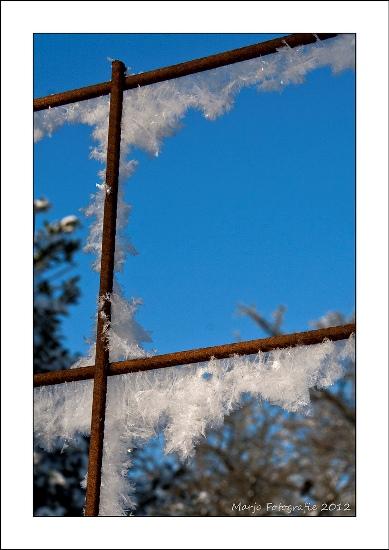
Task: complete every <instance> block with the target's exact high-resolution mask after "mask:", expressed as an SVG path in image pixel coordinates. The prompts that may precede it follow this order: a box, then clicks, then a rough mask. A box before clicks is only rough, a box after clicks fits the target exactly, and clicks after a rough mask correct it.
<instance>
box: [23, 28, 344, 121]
mask: <svg viewBox="0 0 389 550" xmlns="http://www.w3.org/2000/svg"><path fill="white" fill-rule="evenodd" d="M335 36H337V33H319V34H313V33H297V34H290V35H286V36H282V37H281V38H274V39H273V40H268V41H266V42H260V43H258V44H253V45H252V46H245V47H243V48H238V49H236V50H230V51H227V52H222V53H218V54H215V55H210V56H208V57H201V58H199V59H194V60H193V61H187V62H185V63H178V64H177V65H170V66H168V67H164V68H162V69H155V70H153V71H147V72H144V73H140V74H136V75H130V76H127V77H126V78H125V81H124V89H125V90H131V89H133V88H138V87H139V86H148V85H149V84H156V83H157V82H163V81H165V80H172V79H174V78H180V77H182V76H187V75H190V74H195V73H199V72H203V71H209V70H210V69H217V68H218V67H223V66H225V65H231V64H233V63H238V62H240V61H247V60H249V59H254V58H255V57H260V56H265V55H269V54H272V53H275V52H276V51H277V49H279V48H282V47H283V46H285V45H288V46H290V47H291V48H296V47H297V46H305V45H307V44H312V43H313V42H316V40H317V38H319V39H320V40H327V39H328V38H334V37H335ZM110 90H111V84H110V82H101V83H100V84H94V85H92V86H86V87H85V88H78V89H76V90H69V91H67V92H62V93H59V94H52V95H49V96H45V97H40V98H37V99H34V111H42V110H44V109H49V108H50V107H59V106H60V105H67V104H69V103H75V102H76V101H84V100H85V99H93V98H95V97H100V96H103V95H108V94H109V93H110Z"/></svg>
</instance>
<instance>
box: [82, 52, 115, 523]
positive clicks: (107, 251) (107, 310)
mask: <svg viewBox="0 0 389 550" xmlns="http://www.w3.org/2000/svg"><path fill="white" fill-rule="evenodd" d="M124 74H125V66H124V64H123V63H122V62H121V61H113V62H112V81H111V96H110V108H109V126H108V147H107V169H106V178H105V182H106V193H105V201H104V220H103V238H102V244H101V268H100V290H99V306H98V312H97V315H98V320H97V334H96V359H95V367H94V369H93V370H94V384H93V404H92V420H91V437H90V444H89V462H88V483H87V490H86V504H85V515H86V516H98V514H99V502H100V484H101V465H102V459H103V442H104V423H105V404H106V396H107V372H108V366H109V350H108V333H107V330H106V328H107V326H109V323H110V321H111V301H110V300H109V299H107V298H108V297H109V295H110V294H111V293H112V286H113V272H114V260H115V236H116V213H117V196H118V181H119V162H120V133H121V119H122V107H123V83H124Z"/></svg>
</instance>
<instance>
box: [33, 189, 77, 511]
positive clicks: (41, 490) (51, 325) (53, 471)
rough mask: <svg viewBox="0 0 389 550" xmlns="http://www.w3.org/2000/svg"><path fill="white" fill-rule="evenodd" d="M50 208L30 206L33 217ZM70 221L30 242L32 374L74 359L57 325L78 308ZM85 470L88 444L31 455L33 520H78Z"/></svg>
mask: <svg viewBox="0 0 389 550" xmlns="http://www.w3.org/2000/svg"><path fill="white" fill-rule="evenodd" d="M49 208H50V203H49V202H48V201H47V200H46V199H36V200H35V201H34V214H35V215H38V214H42V213H44V212H46V211H47V210H48V209H49ZM78 225H79V221H78V219H77V218H76V217H75V216H66V217H64V218H62V219H61V220H59V221H51V222H44V223H43V224H42V226H41V227H40V228H39V229H37V231H36V234H35V236H34V372H36V373H37V372H47V371H51V370H59V369H65V368H68V367H69V366H70V365H71V364H72V363H73V362H74V361H75V360H76V357H75V356H74V355H73V354H72V353H70V352H69V351H68V350H67V349H66V347H65V346H64V345H63V342H62V335H61V321H62V318H63V316H65V315H67V314H68V311H69V307H71V306H72V305H75V304H76V303H77V300H78V297H79V294H80V291H79V286H78V277H77V276H72V275H69V272H70V271H71V269H72V268H73V266H74V255H75V253H76V252H77V250H78V249H79V247H80V241H79V240H78V239H77V238H76V237H75V235H74V233H75V230H76V229H77V227H78ZM86 466H87V440H86V439H84V438H80V441H79V446H78V448H71V449H68V450H67V452H66V453H64V452H61V451H56V452H53V453H46V452H44V451H42V450H41V449H39V448H36V449H35V451H34V514H35V515H39V516H42V515H45V516H47V515H50V516H52V515H54V516H62V515H66V516H72V515H81V514H82V507H83V504H84V498H85V494H84V491H83V489H82V488H81V487H80V482H81V480H82V478H83V476H84V475H85V470H86Z"/></svg>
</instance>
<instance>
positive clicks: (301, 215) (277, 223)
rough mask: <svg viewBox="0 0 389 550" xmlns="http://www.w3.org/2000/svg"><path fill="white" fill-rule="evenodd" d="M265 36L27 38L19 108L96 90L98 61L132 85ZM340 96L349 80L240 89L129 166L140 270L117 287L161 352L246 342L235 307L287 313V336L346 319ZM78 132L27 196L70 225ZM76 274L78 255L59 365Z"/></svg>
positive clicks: (74, 343)
mask: <svg viewBox="0 0 389 550" xmlns="http://www.w3.org/2000/svg"><path fill="white" fill-rule="evenodd" d="M276 36H280V35H277V34H266V35H265V34H251V35H250V34H226V35H223V34H215V35H202V34H198V35H157V34H156V35H134V34H131V35H123V34H122V35H109V34H105V35H93V34H91V35H80V34H79V35H72V34H69V35H49V34H46V35H35V38H34V97H39V96H42V95H46V94H49V93H55V92H58V91H63V90H67V89H72V88H75V87H79V86H84V85H88V84H93V83H97V82H100V81H105V80H109V77H110V63H109V61H108V58H118V59H121V60H122V61H124V62H125V64H126V65H127V66H129V67H131V71H133V72H139V71H144V70H149V69H153V68H157V67H161V66H165V65H170V64H173V63H178V62H181V61H185V60H189V59H193V58H196V57H200V56H204V55H209V54H212V53H216V52H219V51H224V50H228V49H232V48H237V47H241V46H244V45H248V44H252V43H255V42H261V41H264V40H268V39H269V38H273V37H276ZM354 86H355V74H354V73H353V72H352V71H345V72H344V73H341V74H340V75H336V76H333V75H332V74H331V72H330V70H329V69H320V70H317V71H314V72H312V73H311V74H310V75H309V76H308V78H307V81H306V82H305V84H303V85H300V86H290V87H288V88H286V89H284V90H283V92H282V93H279V92H272V93H263V92H261V93H258V92H256V91H255V90H254V89H247V90H244V91H242V92H241V93H240V94H239V95H238V97H237V100H236V104H235V107H234V109H233V110H232V111H230V112H229V113H227V114H226V115H224V116H223V117H221V118H219V119H217V120H216V121H213V122H210V121H207V120H205V119H204V118H203V117H202V116H201V115H200V113H198V112H190V113H189V114H188V115H187V116H186V118H185V119H184V121H183V127H182V129H181V130H180V131H179V132H178V133H177V134H176V135H175V136H173V137H170V138H168V139H167V140H165V142H164V146H163V149H162V152H161V154H160V156H159V157H158V158H154V157H149V156H147V155H145V154H144V153H143V152H141V151H135V152H134V155H133V158H136V159H138V160H139V161H140V163H139V167H138V169H137V170H136V172H135V174H134V176H133V177H132V178H131V179H130V181H129V182H128V183H127V185H126V198H127V200H128V201H129V202H130V203H131V204H132V205H133V211H132V215H131V219H130V224H129V227H128V231H129V234H130V236H131V240H132V242H133V243H134V245H135V247H136V248H137V250H138V251H139V255H138V256H135V257H129V258H128V261H127V264H126V269H125V271H124V273H123V275H121V276H120V281H121V283H122V286H123V287H124V289H125V291H126V295H127V297H130V296H139V297H142V298H143V300H144V305H143V306H142V307H141V309H140V311H139V315H138V320H139V321H140V322H141V324H142V325H143V326H144V327H145V328H146V329H148V330H150V331H151V332H152V336H153V340H154V341H153V344H152V346H153V347H155V348H156V349H157V350H158V351H159V352H160V353H164V352H168V351H173V350H180V349H186V348H191V347H199V346H207V345H213V344H219V343H225V342H229V341H233V340H234V339H236V337H237V333H239V334H240V338H242V339H250V338H256V337H258V336H260V335H261V332H260V330H259V329H258V328H257V327H256V326H255V325H254V324H253V323H252V322H251V321H250V320H248V319H246V318H243V317H240V316H238V315H237V314H236V309H237V305H238V304H239V303H245V304H255V305H256V306H257V308H258V310H259V311H261V312H263V313H264V314H266V315H269V314H270V313H271V312H272V311H273V310H274V309H275V308H276V306H277V305H278V304H284V305H286V306H287V308H288V311H287V314H286V322H285V325H284V330H286V331H288V332H289V331H297V330H304V329H306V328H307V326H308V322H309V321H310V320H312V319H315V318H318V317H319V316H321V315H323V314H324V313H325V312H327V311H328V310H339V311H342V312H344V313H346V314H349V313H351V312H352V311H353V309H354V290H355V288H354V261H355V258H354V238H355V235H354V207H355V194H354V183H355V170H354V168H355V166H354V164H355V152H354V137H355V136H354V134H355V119H354V112H355V97H354ZM90 132H91V129H90V128H88V127H85V126H81V125H77V126H66V127H63V128H61V129H60V130H58V131H57V132H56V133H55V134H54V135H53V137H52V138H51V139H44V140H42V141H41V142H39V143H38V144H37V145H36V146H35V158H34V161H35V162H34V180H35V196H42V195H44V196H46V197H47V198H49V200H50V201H51V202H52V203H53V208H52V210H51V211H50V212H49V214H48V215H47V217H48V218H50V219H52V218H58V217H61V216H65V215H69V214H77V215H80V212H79V209H80V208H82V207H85V206H86V205H87V204H88V201H89V196H90V194H91V193H93V192H94V191H95V184H96V182H97V181H98V178H97V175H96V174H97V170H99V169H100V165H98V164H97V163H96V162H94V161H92V160H89V159H88V154H89V148H90V146H91V145H92V142H91V139H90ZM82 223H83V228H82V230H81V231H80V235H81V237H83V238H85V236H86V233H87V221H86V220H82ZM91 262H92V257H91V256H87V255H85V254H82V253H80V254H79V255H78V256H77V268H76V269H75V273H79V274H80V276H81V292H82V296H81V300H80V304H79V305H78V306H76V307H74V308H72V310H71V312H70V315H69V317H68V318H67V319H66V320H65V322H64V326H63V333H64V337H65V342H66V344H67V345H68V346H69V347H70V348H71V349H72V350H73V351H79V352H83V351H85V349H86V344H85V342H84V338H85V337H91V336H92V326H93V317H94V312H95V308H96V295H97V290H98V278H97V275H96V274H95V273H93V272H92V271H91Z"/></svg>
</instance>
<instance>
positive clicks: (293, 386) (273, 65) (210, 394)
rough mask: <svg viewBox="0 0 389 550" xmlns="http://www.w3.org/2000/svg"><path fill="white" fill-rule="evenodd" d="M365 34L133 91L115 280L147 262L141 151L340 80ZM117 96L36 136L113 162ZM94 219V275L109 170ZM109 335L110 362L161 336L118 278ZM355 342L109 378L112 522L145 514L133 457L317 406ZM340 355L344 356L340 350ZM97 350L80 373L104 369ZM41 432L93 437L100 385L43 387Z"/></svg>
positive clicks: (44, 442) (59, 110) (45, 117)
mask: <svg viewBox="0 0 389 550" xmlns="http://www.w3.org/2000/svg"><path fill="white" fill-rule="evenodd" d="M354 59H355V39H354V36H353V35H340V36H338V37H336V38H333V39H330V40H326V41H325V42H320V41H317V42H316V43H315V44H312V45H309V46H303V47H298V48H293V49H292V48H290V47H288V46H287V47H284V48H281V49H280V50H279V51H278V52H277V53H275V54H272V55H269V56H266V57H264V58H257V59H253V60H249V61H244V62H241V63H236V64H234V65H230V66H227V67H222V68H218V69H214V70H210V71H206V72H204V73H201V74H196V75H191V76H186V77H183V78H179V79H177V80H171V81H168V82H162V83H159V84H154V85H151V86H147V87H144V88H138V89H134V90H129V91H127V92H125V93H124V103H123V117H122V139H121V161H120V177H119V194H118V219H117V239H116V249H115V271H116V272H120V271H121V269H122V267H123V265H124V261H125V258H126V255H127V254H128V253H130V254H136V250H135V248H134V247H133V245H132V244H131V242H130V241H129V239H128V236H127V234H126V232H125V228H126V226H127V223H128V217H129V214H130V211H131V207H130V206H129V205H128V204H126V203H125V201H124V184H125V182H126V180H127V179H128V177H129V176H130V175H131V174H132V173H133V171H134V170H135V169H136V165H137V163H136V161H135V160H131V159H130V158H129V155H130V154H131V151H132V149H134V148H139V149H142V150H144V151H147V152H149V153H152V154H154V155H155V156H158V154H159V152H160V149H161V146H162V141H163V139H164V138H165V137H167V136H170V135H172V134H174V133H175V132H176V131H177V130H178V129H179V127H180V122H181V120H182V119H183V117H184V116H185V113H186V112H187V111H188V110H189V109H197V110H200V111H201V112H202V113H203V114H204V116H205V117H206V118H208V119H210V120H214V119H215V118H217V117H218V116H220V115H222V114H224V113H225V112H227V111H228V110H230V109H231V108H232V106H233V102H234V98H235V96H236V95H237V94H238V92H239V91H240V90H241V89H242V88H245V87H248V86H256V87H257V89H258V90H259V91H262V92H265V91H274V90H281V89H282V88H284V87H285V86H288V85H290V84H301V83H302V82H304V79H305V77H306V75H307V74H308V73H309V72H310V71H312V70H314V69H316V68H319V67H324V66H329V67H331V69H332V71H333V72H334V73H337V72H339V71H341V70H344V69H347V68H353V66H354ZM108 113H109V97H101V98H97V99H92V100H88V101H83V102H80V103H74V104H72V105H67V106H62V107H56V108H53V109H48V110H45V111H40V112H37V113H35V115H34V116H35V119H34V120H35V122H34V137H35V140H36V141H39V140H40V139H42V138H43V137H44V136H47V135H48V136H50V135H51V134H52V133H53V132H54V131H55V130H56V129H58V128H59V127H60V126H62V125H63V124H65V123H81V124H87V125H89V126H91V127H92V128H93V130H92V138H93V140H94V142H95V143H96V145H95V147H94V148H93V149H92V152H91V157H92V158H94V159H97V160H99V161H100V162H101V163H103V164H104V163H105V161H106V149H107V138H108ZM99 177H100V183H99V184H98V185H97V191H96V193H95V194H94V195H93V196H92V198H91V202H90V204H89V206H88V207H87V208H86V210H85V214H86V216H89V217H92V218H93V222H92V223H91V225H90V230H89V235H88V239H87V243H86V245H85V248H84V250H85V251H86V252H92V253H93V254H94V255H95V262H94V264H93V267H94V269H95V270H96V271H98V270H99V268H100V254H101V237H102V226H103V208H104V198H105V193H106V192H107V189H106V186H105V183H104V179H105V170H104V169H103V170H101V171H100V173H99ZM105 299H110V300H111V302H112V319H111V323H110V324H109V325H108V324H107V326H106V330H107V331H108V336H109V348H110V361H119V360H125V359H132V358H136V357H144V356H146V355H147V352H146V351H145V350H144V349H143V348H142V347H141V344H142V342H146V341H150V336H149V334H148V333H147V332H146V331H145V330H144V329H143V328H142V327H141V326H140V325H139V324H138V323H137V322H136V320H135V313H136V309H137V307H138V306H139V304H140V303H141V302H140V300H136V299H132V300H130V301H128V300H126V299H125V297H124V295H123V292H122V291H121V289H120V286H119V284H118V281H117V280H116V278H115V282H114V289H113V293H112V295H111V296H109V297H105ZM353 346H354V344H353V340H352V339H351V340H349V341H348V343H347V344H344V343H338V344H334V343H331V342H324V343H323V344H320V345H316V346H308V347H299V348H294V349H287V350H276V351H274V352H271V353H268V354H259V355H257V356H249V357H244V358H242V357H235V358H231V359H228V360H223V361H210V362H209V363H208V364H204V365H200V366H199V365H197V366H186V367H176V368H168V369H163V370H161V371H152V372H147V373H136V374H128V375H122V376H120V377H111V378H110V379H109V381H108V396H107V416H106V429H105V441H104V456H103V471H102V473H103V477H102V488H101V489H102V490H101V506H100V515H122V514H124V513H125V510H127V509H131V508H132V507H134V500H133V497H132V496H129V495H131V491H130V488H129V487H128V486H127V476H126V471H127V468H128V467H129V465H130V463H129V460H128V457H129V453H128V449H129V448H131V446H132V445H134V444H135V443H136V444H138V443H139V441H146V440H147V439H148V438H150V437H152V436H153V435H155V433H156V432H157V431H158V430H159V429H164V431H165V437H166V452H173V451H174V452H177V453H178V454H179V455H180V456H181V457H182V458H185V457H187V456H189V455H190V454H191V453H192V452H193V448H194V445H195V443H196V441H198V439H199V438H201V437H202V436H203V435H204V433H205V431H206V429H209V428H212V427H215V426H217V425H219V424H220V423H221V422H222V421H223V418H224V416H225V415H226V414H229V413H230V412H231V411H232V410H233V409H234V408H235V407H237V406H238V404H239V400H240V398H241V396H242V394H244V393H246V392H249V393H252V394H253V395H256V396H258V398H260V399H267V400H269V401H271V402H273V403H276V404H278V405H280V406H282V407H284V408H285V409H286V410H290V411H297V410H301V409H304V408H306V407H308V404H309V388H311V387H314V386H317V387H325V386H329V385H331V384H332V383H334V382H335V381H336V380H337V379H338V378H339V377H340V376H341V372H342V367H341V364H342V361H343V360H344V359H345V358H346V357H349V356H350V355H351V354H352V351H353ZM339 349H340V352H339V353H338V351H339ZM94 352H95V345H94V344H92V346H91V349H90V352H89V354H88V356H87V357H84V358H82V359H81V360H80V361H78V362H77V363H76V364H75V365H74V367H80V366H87V365H90V364H93V363H94ZM34 401H35V433H36V440H37V442H38V443H39V444H40V445H41V446H42V447H44V448H46V449H52V448H54V447H56V446H58V445H61V448H62V446H63V445H64V444H66V445H67V444H69V443H71V442H72V441H74V439H75V438H76V437H77V434H80V433H84V434H86V433H88V432H89V429H90V412H91V405H92V382H91V381H83V382H72V383H68V384H61V385H58V386H53V387H43V388H37V389H36V390H35V399H34Z"/></svg>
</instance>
